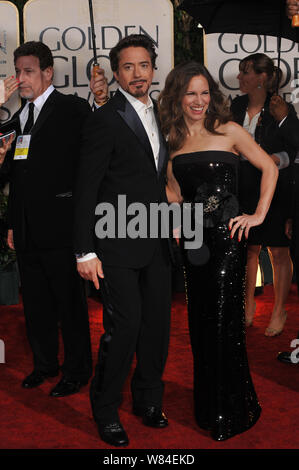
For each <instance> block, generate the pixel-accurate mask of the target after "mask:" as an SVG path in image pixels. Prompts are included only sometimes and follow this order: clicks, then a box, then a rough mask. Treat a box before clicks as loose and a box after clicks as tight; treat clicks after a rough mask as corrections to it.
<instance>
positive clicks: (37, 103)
mask: <svg viewBox="0 0 299 470" xmlns="http://www.w3.org/2000/svg"><path fill="white" fill-rule="evenodd" d="M54 90H55V88H54V86H53V85H50V86H49V87H48V88H47V89H46V91H44V93H43V94H42V95H40V96H39V97H38V98H36V100H34V101H33V103H34V122H36V120H37V118H38V115H39V113H40V112H41V110H42V107H43V106H44V104H45V102H46V101H47V99H48V98H49V96H50V95H51V93H52V92H53V91H54ZM29 103H30V101H27V103H26V104H25V106H24V108H23V109H22V112H21V113H20V115H19V119H20V126H21V130H22V132H23V129H24V127H25V124H26V121H27V118H28V113H29Z"/></svg>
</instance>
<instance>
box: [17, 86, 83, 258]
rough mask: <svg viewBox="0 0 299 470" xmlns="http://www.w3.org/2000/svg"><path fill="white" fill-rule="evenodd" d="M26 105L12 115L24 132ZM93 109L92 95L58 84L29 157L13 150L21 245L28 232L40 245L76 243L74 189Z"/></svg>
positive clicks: (37, 128) (36, 130) (38, 125)
mask: <svg viewBox="0 0 299 470" xmlns="http://www.w3.org/2000/svg"><path fill="white" fill-rule="evenodd" d="M21 109H22V108H21ZM21 109H20V110H19V111H18V112H17V113H16V114H15V115H14V116H13V118H12V121H13V124H14V125H13V127H14V128H15V129H16V130H17V133H18V134H20V133H21V129H20V125H19V119H17V118H18V115H19V114H20V112H21ZM90 112H91V108H90V106H89V104H88V103H87V101H86V100H84V99H82V98H78V97H76V96H74V95H63V94H62V93H59V92H58V91H56V90H54V91H53V92H52V93H51V95H50V96H49V97H48V99H47V101H46V102H45V104H44V106H43V108H42V110H41V112H40V114H39V116H38V119H37V120H36V122H35V125H34V127H33V129H32V133H31V142H30V148H29V155H28V158H27V160H13V153H14V152H13V151H12V152H11V155H10V156H8V165H9V166H10V175H11V178H10V182H11V185H10V196H9V217H8V222H9V227H10V228H12V229H13V231H14V242H15V246H16V249H22V248H23V247H24V246H25V244H26V240H27V238H28V233H30V237H31V238H32V240H33V242H34V244H35V245H36V246H37V247H38V248H42V249H50V248H61V247H66V246H72V226H73V198H72V193H73V186H74V180H75V171H76V167H77V162H78V154H79V147H80V139H81V130H82V126H83V122H84V121H85V120H86V118H87V115H88V114H89V113H90Z"/></svg>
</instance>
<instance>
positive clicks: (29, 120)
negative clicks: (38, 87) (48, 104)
mask: <svg viewBox="0 0 299 470" xmlns="http://www.w3.org/2000/svg"><path fill="white" fill-rule="evenodd" d="M33 124H34V103H29V113H28V118H27V121H26V124H25V127H24V130H23V134H24V135H26V134H30V132H31V129H32V127H33Z"/></svg>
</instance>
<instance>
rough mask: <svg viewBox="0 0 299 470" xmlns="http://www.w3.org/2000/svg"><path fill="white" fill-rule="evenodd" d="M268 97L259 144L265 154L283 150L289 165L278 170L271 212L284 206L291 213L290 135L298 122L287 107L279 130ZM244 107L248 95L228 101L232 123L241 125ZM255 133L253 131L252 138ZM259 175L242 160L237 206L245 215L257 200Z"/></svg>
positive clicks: (292, 144)
mask: <svg viewBox="0 0 299 470" xmlns="http://www.w3.org/2000/svg"><path fill="white" fill-rule="evenodd" d="M270 98H271V96H270V95H268V96H267V99H266V102H265V105H264V114H263V118H262V126H261V132H260V142H259V143H260V145H261V147H262V148H263V149H264V150H265V151H266V152H267V153H269V154H273V153H276V152H280V151H286V152H287V153H288V155H289V159H290V165H289V167H288V168H284V169H282V170H280V171H279V178H278V181H277V185H276V190H275V194H274V196H273V200H272V203H271V207H272V209H273V210H275V208H277V210H279V208H281V207H284V209H285V210H286V211H291V207H292V203H293V202H292V201H293V194H292V184H291V183H292V179H293V175H292V172H293V168H292V164H293V162H294V159H295V156H296V150H297V149H296V139H297V141H298V137H294V134H296V133H297V134H298V130H299V121H298V118H297V115H296V112H295V109H294V107H293V106H292V105H289V114H288V116H287V118H286V119H285V121H284V122H283V124H282V125H281V126H280V127H279V125H278V124H279V123H277V121H275V119H274V117H273V116H272V115H271V114H270V111H269V102H270ZM247 106H248V95H242V96H238V97H237V98H235V99H234V100H233V101H232V105H231V110H232V113H233V117H234V120H235V121H236V122H237V123H238V124H240V125H241V126H242V125H243V121H244V118H245V114H246V109H247ZM258 132H259V131H258V130H257V129H256V132H255V137H257V133H258ZM260 179H261V172H260V171H259V170H258V169H257V168H255V167H254V166H253V165H251V164H250V163H249V162H247V161H242V162H241V165H240V185H239V187H240V203H241V206H242V208H243V210H245V211H246V212H249V213H251V212H254V211H255V209H256V205H257V202H258V199H259V187H260Z"/></svg>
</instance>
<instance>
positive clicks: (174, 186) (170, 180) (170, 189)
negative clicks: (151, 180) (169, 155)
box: [166, 160, 183, 204]
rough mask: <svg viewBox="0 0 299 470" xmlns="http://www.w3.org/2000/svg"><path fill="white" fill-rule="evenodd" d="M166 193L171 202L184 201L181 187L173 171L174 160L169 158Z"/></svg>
mask: <svg viewBox="0 0 299 470" xmlns="http://www.w3.org/2000/svg"><path fill="white" fill-rule="evenodd" d="M166 195H167V200H168V202H169V203H172V202H177V203H179V204H181V203H182V202H183V198H182V195H181V188H180V186H179V183H178V182H177V180H176V179H175V176H174V174H173V172H172V160H169V162H168V166H167V185H166Z"/></svg>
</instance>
